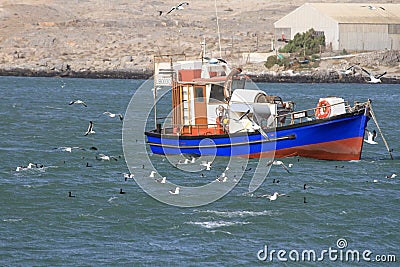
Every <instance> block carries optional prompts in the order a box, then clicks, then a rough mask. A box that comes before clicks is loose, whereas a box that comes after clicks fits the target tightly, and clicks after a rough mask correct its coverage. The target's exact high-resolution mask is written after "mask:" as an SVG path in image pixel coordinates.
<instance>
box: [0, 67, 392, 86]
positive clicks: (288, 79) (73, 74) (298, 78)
mask: <svg viewBox="0 0 400 267" xmlns="http://www.w3.org/2000/svg"><path fill="white" fill-rule="evenodd" d="M247 75H248V76H249V77H250V78H251V79H252V80H253V81H254V82H270V83H367V82H366V80H365V78H364V77H362V76H351V75H350V76H339V75H338V74H336V73H320V72H312V73H307V74H302V75H301V74H298V75H287V74H285V73H274V74H270V73H262V74H255V73H251V74H247ZM0 76H17V77H62V78H85V79H136V80H146V79H149V78H151V77H152V76H153V72H152V71H150V70H147V69H143V70H131V71H128V70H115V71H73V70H67V71H56V70H43V69H42V70H35V69H22V68H15V69H0ZM381 79H382V83H384V84H400V79H396V78H385V77H383V78H381Z"/></svg>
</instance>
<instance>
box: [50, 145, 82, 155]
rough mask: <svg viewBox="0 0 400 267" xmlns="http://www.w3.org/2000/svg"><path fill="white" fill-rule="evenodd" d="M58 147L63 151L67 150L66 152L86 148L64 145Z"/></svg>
mask: <svg viewBox="0 0 400 267" xmlns="http://www.w3.org/2000/svg"><path fill="white" fill-rule="evenodd" d="M57 149H60V150H61V151H65V152H70V153H71V152H72V150H73V149H82V150H84V148H80V147H78V146H73V147H69V146H62V147H59V148H57Z"/></svg>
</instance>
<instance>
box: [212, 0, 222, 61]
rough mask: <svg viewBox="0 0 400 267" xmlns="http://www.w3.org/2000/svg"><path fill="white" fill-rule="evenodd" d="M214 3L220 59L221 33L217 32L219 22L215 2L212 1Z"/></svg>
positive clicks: (220, 55)
mask: <svg viewBox="0 0 400 267" xmlns="http://www.w3.org/2000/svg"><path fill="white" fill-rule="evenodd" d="M214 3H215V16H216V17H217V30H218V45H219V57H220V58H221V57H222V50H221V33H220V31H219V21H218V10H217V0H215V1H214Z"/></svg>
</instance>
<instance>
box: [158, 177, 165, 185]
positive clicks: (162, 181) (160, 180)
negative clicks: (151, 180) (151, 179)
mask: <svg viewBox="0 0 400 267" xmlns="http://www.w3.org/2000/svg"><path fill="white" fill-rule="evenodd" d="M156 182H157V183H160V184H165V183H166V182H167V177H165V176H164V177H163V178H162V179H157V180H156Z"/></svg>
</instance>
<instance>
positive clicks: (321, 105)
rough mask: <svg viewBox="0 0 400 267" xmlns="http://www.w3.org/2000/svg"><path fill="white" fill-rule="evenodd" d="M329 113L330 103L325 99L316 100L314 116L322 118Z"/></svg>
mask: <svg viewBox="0 0 400 267" xmlns="http://www.w3.org/2000/svg"><path fill="white" fill-rule="evenodd" d="M329 115H331V105H330V104H329V102H328V101H326V100H321V101H319V102H318V105H317V108H316V109H315V117H317V119H324V118H327V117H329Z"/></svg>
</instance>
